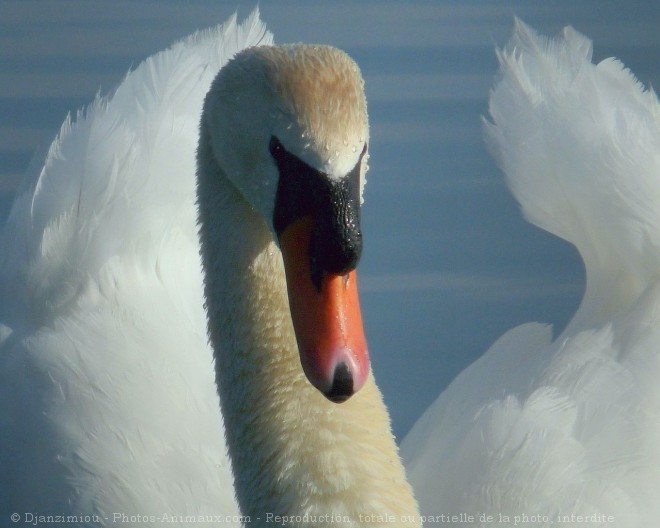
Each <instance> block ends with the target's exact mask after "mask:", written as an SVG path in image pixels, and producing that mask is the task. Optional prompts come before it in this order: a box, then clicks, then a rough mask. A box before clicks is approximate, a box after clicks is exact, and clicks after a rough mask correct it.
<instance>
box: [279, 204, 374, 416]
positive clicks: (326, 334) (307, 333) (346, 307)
mask: <svg viewBox="0 0 660 528" xmlns="http://www.w3.org/2000/svg"><path fill="white" fill-rule="evenodd" d="M313 227H314V220H313V218H312V217H311V216H305V217H302V218H299V219H298V220H296V221H294V222H292V223H291V224H290V225H289V226H287V227H286V229H284V231H282V233H281V234H280V237H279V240H280V247H281V249H282V257H283V259H284V268H285V271H286V282H287V290H288V294H289V308H290V310H291V319H292V320H293V327H294V330H295V333H296V339H297V341H298V350H299V353H300V362H301V363H302V367H303V370H304V372H305V375H306V376H307V379H309V381H310V382H311V384H312V385H314V386H315V387H316V388H317V389H318V390H319V391H321V393H323V394H324V395H325V396H326V397H327V398H328V399H329V400H331V401H333V402H336V403H340V402H343V401H346V400H347V399H348V398H350V397H351V396H352V395H353V394H355V393H356V392H357V391H358V390H360V389H361V388H362V386H363V385H364V382H365V381H366V379H367V376H368V374H369V353H368V350H367V342H366V339H365V337H364V329H363V326H362V315H361V313H360V302H359V298H358V289H357V273H356V271H355V270H352V271H349V272H348V273H346V274H343V275H335V274H331V273H324V275H323V277H322V278H321V282H320V287H317V286H316V285H315V284H314V281H313V280H312V271H311V264H310V258H309V246H310V239H311V235H312V230H313Z"/></svg>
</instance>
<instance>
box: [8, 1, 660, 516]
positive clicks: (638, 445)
mask: <svg viewBox="0 0 660 528" xmlns="http://www.w3.org/2000/svg"><path fill="white" fill-rule="evenodd" d="M270 42H271V36H270V34H269V33H268V32H267V31H266V30H265V28H264V26H263V25H262V23H261V22H260V21H259V18H258V14H257V13H256V12H255V13H254V14H253V15H251V16H250V17H249V18H248V20H247V21H246V22H245V23H244V24H242V25H240V26H239V25H237V24H236V21H235V19H231V20H230V21H229V22H227V23H226V24H225V25H224V26H223V27H221V28H217V29H214V30H210V31H207V32H202V33H199V34H196V35H193V36H191V37H189V38H188V39H186V40H184V41H182V42H180V43H178V44H175V45H174V46H173V47H172V48H171V49H170V50H167V51H166V52H163V53H160V54H158V55H155V56H154V57H152V58H150V59H148V60H147V61H146V62H145V63H143V64H142V65H140V66H139V67H138V68H137V69H136V70H135V71H133V72H131V73H130V74H129V75H128V76H127V78H126V79H125V81H124V82H123V83H122V84H121V85H120V87H119V88H118V89H117V91H116V92H115V93H114V94H113V95H112V96H111V97H109V98H106V99H98V100H97V101H95V103H94V104H92V105H91V106H90V107H89V108H88V109H87V110H86V111H85V112H83V113H81V114H79V115H78V116H77V118H76V120H75V123H73V122H72V121H71V120H67V121H66V122H65V124H64V125H63V127H62V130H61V132H60V134H59V136H58V138H57V139H56V141H55V142H54V143H53V145H52V146H51V148H50V150H49V152H48V155H47V157H46V161H45V163H44V164H43V165H41V164H39V165H37V164H35V165H33V167H32V169H30V172H29V174H28V176H27V177H26V180H25V182H24V184H23V186H22V188H21V190H20V192H19V194H18V197H17V200H16V203H15V205H14V207H13V209H12V212H11V214H10V217H9V220H8V222H7V226H6V228H5V230H4V233H3V237H2V240H1V242H0V243H1V246H0V247H1V250H0V296H1V297H0V298H1V299H2V300H1V301H0V466H1V467H2V468H3V471H2V474H1V476H0V511H1V512H2V513H4V512H6V511H20V512H35V513H37V512H41V513H43V512H49V513H57V514H60V513H63V514H66V513H73V514H89V513H93V514H94V515H97V516H99V517H98V518H96V519H94V520H93V522H92V523H91V524H95V523H97V524H111V521H113V520H114V519H113V517H112V516H113V515H114V514H120V515H121V514H122V513H126V514H136V513H139V514H152V513H158V514H159V515H163V514H171V515H182V516H184V515H193V516H194V515H197V514H200V515H209V512H212V513H213V514H217V515H222V517H223V521H222V524H223V525H230V526H231V525H234V526H238V525H239V523H238V520H237V517H236V516H237V515H238V510H237V507H236V504H235V503H234V499H233V496H234V491H233V485H232V479H231V475H230V471H229V468H228V462H227V457H226V454H225V449H226V448H225V445H224V443H223V440H222V437H223V433H222V428H223V425H222V419H221V416H220V413H219V411H218V402H217V394H216V387H215V382H214V378H213V365H212V352H211V349H210V347H209V346H208V344H207V339H206V327H205V317H204V311H203V292H202V273H201V268H200V260H199V256H198V244H199V243H198V239H197V236H196V226H195V222H196V207H195V183H194V174H195V149H196V147H197V138H198V125H199V116H200V113H201V109H202V101H203V98H204V96H205V94H206V92H207V91H208V89H209V86H210V85H211V81H212V80H213V78H214V76H215V74H216V72H217V71H218V70H219V69H220V67H221V66H222V65H223V64H225V62H226V61H227V60H228V59H229V58H230V57H231V56H233V55H234V54H235V53H236V52H237V51H240V50H241V49H243V48H246V47H249V46H252V45H259V44H268V43H270ZM500 59H501V78H500V79H499V81H498V84H497V86H496V87H495V89H494V91H493V93H492V97H491V106H490V113H491V118H492V123H487V124H486V131H487V137H488V141H489V143H490V144H491V146H492V149H493V151H494V153H495V155H496V157H497V158H498V160H499V162H500V163H501V165H502V168H503V170H504V172H505V173H506V175H507V181H508V182H509V185H510V187H511V189H512V191H513V193H514V194H515V196H516V198H517V199H518V200H519V201H520V203H521V205H522V208H523V211H524V213H525V215H526V216H527V217H528V218H529V219H530V221H532V222H533V223H535V224H537V225H539V226H540V227H542V228H544V229H547V230H549V231H551V232H552V233H555V234H556V235H558V236H561V237H563V238H565V239H566V240H568V241H570V242H572V243H574V244H575V245H576V246H577V247H578V249H579V251H580V253H581V255H582V257H583V259H584V261H585V266H586V271H587V292H586V294H585V298H584V301H583V303H582V305H581V307H580V309H579V311H578V313H577V314H576V316H575V318H574V319H573V320H572V322H571V323H570V324H569V326H568V327H567V329H566V330H565V331H564V332H563V333H562V335H561V336H559V337H558V338H556V339H555V340H554V341H553V340H552V332H551V329H550V328H549V327H547V326H543V325H539V324H528V325H523V326H521V327H519V328H516V329H514V330H512V331H510V332H508V333H507V334H505V335H504V336H503V337H502V338H501V339H500V340H499V341H498V342H497V343H495V345H493V347H492V348H491V349H490V350H489V351H488V352H487V353H486V354H485V355H484V356H483V357H482V358H481V359H480V360H479V361H477V362H476V363H475V364H474V365H472V366H471V367H470V368H469V369H467V370H466V371H465V372H464V373H462V374H461V375H460V376H459V377H458V378H457V379H456V380H455V382H454V383H453V384H452V385H451V387H450V388H449V389H448V390H447V391H446V392H445V393H444V394H442V395H441V396H440V398H439V399H438V401H437V402H436V403H435V404H434V405H432V406H431V408H430V409H429V410H428V411H427V412H426V413H425V415H424V416H423V417H422V418H421V419H420V420H419V422H418V423H417V424H416V426H415V427H414V428H413V430H412V431H411V433H410V434H409V435H408V437H407V438H406V439H405V441H404V445H403V447H402V451H403V455H404V459H405V461H406V464H407V470H408V474H409V476H410V479H411V480H412V482H413V484H414V486H415V489H416V495H417V498H418V499H419V501H420V503H421V507H422V513H423V514H424V515H436V516H441V515H446V516H451V515H458V516H461V515H462V517H460V519H461V521H460V524H459V525H460V526H468V525H472V526H484V527H485V526H493V525H502V526H504V525H513V524H517V525H524V526H551V525H556V524H557V523H558V521H560V520H562V519H563V520H564V521H565V522H563V523H562V526H584V525H585V522H588V523H589V525H590V526H608V527H610V526H618V527H626V528H633V527H647V526H653V525H654V524H655V523H657V519H658V517H660V506H658V502H657V500H656V495H657V494H656V490H657V489H658V488H659V487H660V448H658V446H660V425H658V424H660V416H659V414H660V389H658V383H657V380H658V378H659V374H660V372H659V371H660V364H659V362H658V360H657V356H658V354H657V350H658V349H659V348H660V330H659V329H658V328H660V321H658V317H659V316H658V313H659V312H660V310H659V306H658V305H659V304H660V292H659V291H658V288H657V287H656V282H657V278H658V276H659V275H660V273H659V271H660V266H659V265H658V262H660V258H659V257H660V254H659V253H660V250H659V249H658V248H660V239H659V236H658V233H660V230H659V229H658V228H659V227H660V218H658V215H660V213H659V212H658V211H659V210H660V209H659V208H658V204H660V184H659V183H658V175H659V174H660V130H659V129H660V127H659V119H660V117H659V116H660V111H659V110H658V103H657V99H656V97H655V95H654V94H653V93H651V92H644V91H643V90H642V89H641V88H640V86H639V83H638V82H637V81H636V80H635V79H634V78H633V77H632V75H630V74H629V73H628V72H626V71H625V70H623V68H622V66H621V65H620V64H619V63H617V62H616V61H614V60H608V61H604V62H602V63H601V64H599V65H598V66H593V65H592V64H591V62H590V59H591V43H590V42H589V41H588V40H587V39H586V38H585V37H583V36H582V35H580V34H578V33H576V32H575V31H573V30H572V29H566V30H565V31H564V34H563V36H562V37H561V38H559V39H557V40H552V41H549V40H546V39H543V38H541V37H538V36H537V35H536V34H535V33H534V32H533V31H532V30H530V29H529V28H527V27H526V26H524V25H523V24H522V23H517V24H516V31H515V35H514V37H513V39H512V41H511V43H510V44H509V46H508V47H507V48H506V49H505V50H504V51H503V52H501V54H500ZM346 159H348V158H346ZM273 258H274V257H273V255H272V251H271V252H270V253H268V254H267V255H266V254H265V255H264V256H263V258H261V260H260V261H259V263H258V266H262V267H264V269H268V266H269V265H271V262H270V261H271V260H272V259H273ZM268 325H270V326H271V327H272V328H271V330H272V332H273V333H274V334H276V336H277V337H278V338H280V337H281V335H282V334H286V333H287V329H282V328H280V327H279V326H278V325H280V322H279V321H277V320H273V321H271V320H270V319H269V318H266V326H268ZM219 368H222V365H220V366H219ZM301 379H302V375H301V376H300V379H299V380H297V381H296V383H300V380H301ZM366 392H367V394H368V396H367V397H368V398H374V401H376V402H379V401H380V400H379V395H378V393H377V390H376V389H375V387H374V386H373V383H372V382H371V380H370V382H369V384H368V386H367V390H366ZM278 397H279V395H278ZM319 398H320V396H319ZM319 401H320V400H319ZM352 401H353V400H351V402H352ZM369 401H371V400H369ZM276 403H277V399H276ZM305 403H306V407H311V408H316V406H317V405H320V404H318V403H317V402H316V400H314V401H312V400H309V402H308V401H307V399H306V400H305ZM352 405H353V403H349V404H344V406H343V407H342V409H347V411H344V410H342V411H335V410H334V408H333V410H332V411H329V412H326V411H325V410H324V411H323V412H320V411H318V414H317V416H316V417H314V420H312V422H311V426H312V427H311V428H312V429H313V432H314V433H315V434H316V435H317V437H318V438H319V442H326V443H327V445H333V446H334V445H335V443H336V441H337V439H339V440H340V442H339V445H341V442H344V443H345V445H344V448H345V449H346V451H344V452H345V453H352V451H350V449H352V447H351V444H349V443H347V442H346V439H347V438H348V437H349V434H350V433H352V432H353V431H351V429H359V427H358V428H356V427H353V425H352V424H354V423H356V424H357V423H358V421H357V419H356V421H355V422H348V423H349V424H351V427H349V428H347V429H341V427H343V425H342V424H343V423H345V422H344V420H343V415H342V414H341V413H343V412H347V415H346V416H349V417H352V418H356V417H357V416H363V415H365V412H364V409H362V408H360V405H363V404H360V403H357V404H356V406H355V407H351V406H352ZM369 407H371V405H369ZM318 408H319V409H320V407H318ZM324 409H325V408H324ZM305 410H307V409H305ZM287 412H288V413H289V414H285V415H286V416H293V415H296V416H297V415H299V414H300V413H301V412H302V411H301V407H300V406H299V405H293V406H291V409H289V410H288V411H287ZM351 413H353V414H351ZM315 420H321V421H323V420H325V421H327V423H326V422H323V423H321V421H319V422H317V421H315ZM385 422H386V415H385V414H384V413H382V414H378V415H377V416H376V418H374V419H373V422H372V421H367V422H365V424H366V425H364V424H360V427H363V428H364V429H365V431H363V432H362V433H360V434H363V435H365V438H366V437H367V436H366V435H369V434H373V435H374V436H377V434H378V433H379V432H381V428H382V436H383V437H384V444H387V443H388V442H391V437H390V436H388V435H389V434H390V433H389V430H388V428H387V426H386V425H385V426H384V425H383V424H384V423H385ZM127 424H130V427H127V426H126V425H127ZM337 424H339V425H337ZM284 425H286V424H284ZM309 426H310V424H309V423H308V424H307V427H309ZM333 427H340V428H339V429H332V428H333ZM326 428H327V429H326ZM282 429H285V427H284V426H282ZM338 431H339V433H338ZM330 433H333V434H334V436H333V434H330ZM374 444H375V442H374ZM301 445H303V447H309V446H307V445H305V444H304V442H303V443H302V444H301ZM289 451H291V452H294V454H295V453H299V451H298V450H293V448H292V449H290V450H289ZM374 451H375V450H374ZM367 452H368V451H367ZM363 453H364V452H360V451H355V454H354V455H353V458H355V459H357V462H358V464H357V466H358V469H359V472H360V473H362V474H364V475H367V476H368V475H369V466H370V462H371V460H370V458H369V456H367V457H365V456H364V455H363ZM369 455H371V452H369ZM245 456H247V455H245ZM306 456H307V455H306ZM333 457H334V458H333ZM349 457H350V455H349ZM326 461H327V462H328V463H327V465H326V466H323V467H317V468H316V470H318V472H319V475H320V476H319V477H318V479H319V480H318V482H322V481H323V479H325V478H326V477H328V479H330V477H332V476H333V475H332V469H333V468H335V469H336V467H341V470H339V471H346V476H345V477H343V478H344V480H345V482H343V483H342V484H345V485H346V486H349V485H350V483H351V479H352V478H353V477H352V476H351V475H350V474H349V472H348V470H347V469H346V467H348V465H349V464H346V460H344V459H343V458H341V457H340V456H339V453H334V452H331V451H329V452H328V455H327V460H326ZM393 465H396V464H393ZM282 467H286V468H288V469H289V471H290V472H293V473H296V472H301V471H302V470H301V468H300V466H299V465H297V464H296V461H295V460H294V459H291V460H286V461H284V462H283V463H282ZM303 473H304V472H301V473H300V474H301V475H302V474H303ZM315 478H316V477H315ZM365 478H367V477H365ZM382 480H383V481H384V482H383V483H382V485H383V486H384V487H386V486H387V481H388V479H382ZM329 482H333V485H336V484H337V481H331V480H329ZM365 482H369V481H368V480H365ZM294 484H295V486H297V487H296V489H295V493H304V492H305V483H304V482H300V481H296V482H294ZM301 490H302V491H301ZM340 491H341V490H340ZM362 491H363V492H364V494H363V495H364V497H367V498H368V499H369V500H372V501H373V503H371V504H377V505H380V507H382V508H386V507H388V506H389V505H390V504H389V502H390V501H388V500H387V499H382V501H381V498H380V497H381V496H380V495H379V493H376V492H375V491H374V494H373V495H374V496H373V497H372V496H370V495H369V493H370V492H371V491H372V490H371V489H365V490H362ZM316 492H317V493H321V492H323V490H316ZM292 493H294V492H292ZM321 495H322V493H321ZM255 500H257V499H255ZM264 500H270V501H274V502H277V501H278V500H279V497H275V498H273V497H265V498H264ZM342 500H343V499H342ZM321 504H323V503H321ZM341 504H344V503H343V502H342V503H341ZM349 505H350V503H349ZM359 505H360V504H358V506H359ZM346 507H347V508H348V506H346ZM314 508H318V505H316V506H315V505H313V504H312V505H311V506H310V508H309V509H308V510H307V511H312V512H314V513H316V514H318V513H320V511H318V510H315V509H314ZM351 511H353V510H351ZM328 513H333V512H328ZM368 513H371V514H372V513H374V512H373V511H369V512H368ZM466 515H467V516H473V520H472V521H471V522H469V523H468V522H466ZM578 515H581V516H584V517H583V518H584V519H587V520H586V521H578V520H576V517H575V516H578ZM104 516H105V517H104ZM562 516H567V517H562ZM571 516H572V517H571ZM214 519H215V522H218V518H217V517H214ZM507 519H508V520H507ZM120 520H121V519H120ZM161 520H162V519H161ZM173 520H174V519H173ZM435 521H439V522H444V521H441V517H436V519H435ZM592 521H593V522H592ZM122 522H123V523H128V524H144V522H142V523H139V522H138V521H137V520H135V519H133V520H130V519H129V520H128V521H126V520H123V521H122ZM342 522H343V521H339V522H338V524H341V523H342ZM448 522H449V521H446V522H445V524H447V523H448ZM146 524H155V523H154V522H151V521H147V523H146ZM173 524H176V523H173ZM180 524H185V525H189V524H190V522H185V523H184V522H183V521H181V523H180ZM383 524H384V525H386V524H387V523H383ZM428 525H429V526H431V525H435V523H434V522H431V521H429V522H428Z"/></svg>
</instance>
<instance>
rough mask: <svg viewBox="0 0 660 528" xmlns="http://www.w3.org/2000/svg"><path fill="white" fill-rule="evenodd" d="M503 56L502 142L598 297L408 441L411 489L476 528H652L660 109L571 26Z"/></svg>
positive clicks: (659, 433)
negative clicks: (597, 57) (587, 527)
mask: <svg viewBox="0 0 660 528" xmlns="http://www.w3.org/2000/svg"><path fill="white" fill-rule="evenodd" d="M499 59H500V65H501V66H500V77H499V79H498V81H497V83H496V86H495V88H494V89H493V91H492V93H491V99H490V115H491V118H492V122H489V123H487V124H486V136H487V140H488V142H489V144H490V146H491V148H492V150H493V152H494V154H495V156H496V158H497V159H498V161H499V163H500V165H501V167H502V169H503V171H504V173H505V175H506V178H507V182H508V184H509V187H510V188H511V190H512V192H513V194H514V195H515V197H516V198H517V199H518V201H519V202H520V204H521V207H522V210H523V212H524V214H525V216H526V217H527V218H528V219H529V220H530V221H531V222H533V223H535V224H536V225H538V226H540V227H542V228H543V229H546V230H548V231H550V232H552V233H554V234H556V235H558V236H560V237H562V238H564V239H566V240H568V241H570V242H571V243H573V244H575V245H576V247H577V248H578V250H579V252H580V254H581V255H582V257H583V259H584V261H585V268H586V274H587V291H586V294H585V297H584V300H583V302H582V305H581V307H580V309H579V310H578V312H577V314H576V315H575V317H574V318H573V320H572V321H571V323H570V324H569V325H568V327H567V328H566V330H564V331H563V333H562V334H561V335H560V336H559V337H558V338H557V339H555V340H554V342H550V334H549V330H548V329H547V328H545V329H544V328H543V327H541V326H538V325H524V326H523V327H520V328H518V329H515V330H514V331H513V333H509V334H506V335H505V336H504V337H503V338H502V339H500V341H498V342H497V343H496V344H495V345H494V346H493V347H492V348H491V349H490V350H489V351H488V352H487V353H486V354H485V356H484V357H483V358H482V359H480V360H479V361H477V362H476V363H475V364H473V365H472V366H470V367H469V368H468V369H467V371H466V372H465V373H463V374H461V376H459V377H458V378H457V379H456V380H455V382H454V383H453V384H452V385H451V386H450V387H449V388H448V389H447V391H446V392H445V393H444V394H442V395H441V396H440V398H439V399H438V401H437V402H436V403H435V404H434V405H433V406H432V407H431V409H430V410H429V411H428V412H427V414H426V415H425V416H424V417H423V418H422V420H421V421H420V423H419V424H417V425H416V426H415V427H414V428H413V430H412V431H411V433H410V435H409V439H408V438H407V439H406V440H405V441H404V445H403V452H404V456H405V457H406V460H407V467H408V468H409V470H410V477H411V480H412V483H413V486H414V488H415V491H416V494H417V496H418V498H419V500H420V506H421V509H422V512H423V513H424V514H425V515H441V514H454V515H460V514H466V515H472V516H474V521H473V522H472V525H473V526H491V525H493V523H497V522H499V523H500V524H503V525H515V524H518V525H524V524H525V523H527V525H528V526H550V525H556V524H558V523H565V525H574V526H578V525H580V523H589V524H591V525H596V526H621V527H640V528H641V527H643V526H650V525H653V523H656V522H657V518H658V515H659V514H660V509H659V507H658V503H657V500H656V498H655V497H653V492H652V491H651V490H657V489H658V487H659V486H660V470H659V469H658V468H660V466H659V465H658V462H659V461H660V449H658V446H659V445H660V426H659V425H658V424H660V405H659V404H660V389H659V386H658V383H657V380H658V378H660V362H659V361H658V350H660V330H658V329H659V328H660V318H659V315H658V314H660V288H659V287H658V281H657V277H658V276H659V275H658V271H660V268H659V265H658V263H659V262H660V259H659V258H658V257H660V255H659V254H658V248H660V245H659V244H658V242H659V240H658V237H659V236H660V216H659V215H660V179H658V174H660V112H659V111H658V102H657V98H656V96H655V94H654V93H653V92H648V91H645V90H643V88H642V87H641V85H640V84H639V82H638V81H637V80H636V79H635V78H634V77H633V76H632V75H631V74H630V73H629V72H628V71H627V70H625V69H624V68H623V66H622V65H621V64H620V63H619V62H617V61H615V60H614V59H608V60H605V61H603V62H601V63H600V64H598V65H594V64H592V62H591V42H590V41H589V40H588V39H587V38H586V37H584V36H583V35H581V34H579V33H578V32H576V31H575V30H573V29H571V28H566V29H565V30H564V31H563V33H562V34H561V35H560V36H559V37H558V38H555V39H547V38H544V37H541V36H539V35H537V34H536V33H535V32H534V31H533V30H532V29H531V28H529V27H527V26H525V25H524V24H523V23H522V22H520V21H517V22H516V27H515V31H514V35H513V37H512V39H511V41H510V43H509V45H508V46H507V47H506V48H505V49H504V50H502V51H500V52H499ZM481 515H484V516H483V517H481ZM566 523H568V524H566ZM431 525H432V524H429V526H431Z"/></svg>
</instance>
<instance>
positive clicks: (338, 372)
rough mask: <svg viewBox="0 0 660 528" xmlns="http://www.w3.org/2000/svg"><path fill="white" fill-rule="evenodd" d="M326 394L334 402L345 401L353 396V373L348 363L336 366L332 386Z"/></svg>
mask: <svg viewBox="0 0 660 528" xmlns="http://www.w3.org/2000/svg"><path fill="white" fill-rule="evenodd" d="M325 396H326V398H328V399H329V400H330V401H332V402H334V403H342V402H345V401H346V400H348V399H349V398H350V397H351V396H353V374H352V373H351V371H350V369H349V368H348V365H347V364H346V363H343V362H342V363H339V365H337V367H336V368H335V375H334V378H333V380H332V387H330V390H329V391H328V392H327V393H326V395H325Z"/></svg>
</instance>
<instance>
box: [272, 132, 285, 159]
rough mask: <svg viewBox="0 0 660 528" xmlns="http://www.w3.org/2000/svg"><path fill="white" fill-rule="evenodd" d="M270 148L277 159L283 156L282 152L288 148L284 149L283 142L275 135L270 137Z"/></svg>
mask: <svg viewBox="0 0 660 528" xmlns="http://www.w3.org/2000/svg"><path fill="white" fill-rule="evenodd" d="M268 150H270V154H271V156H273V158H275V159H276V160H277V159H278V158H281V157H282V154H283V153H284V152H286V150H284V147H283V146H282V143H280V140H279V139H277V138H276V137H275V136H271V137H270V143H269V144H268Z"/></svg>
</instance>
